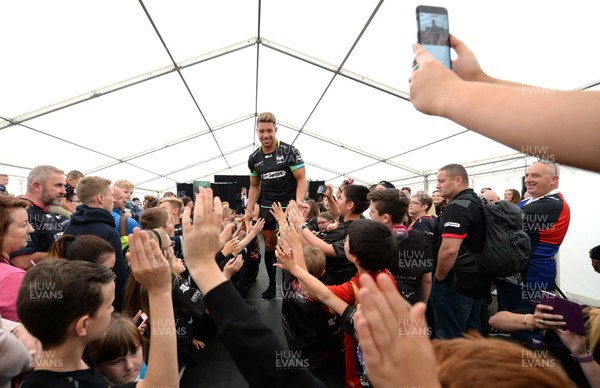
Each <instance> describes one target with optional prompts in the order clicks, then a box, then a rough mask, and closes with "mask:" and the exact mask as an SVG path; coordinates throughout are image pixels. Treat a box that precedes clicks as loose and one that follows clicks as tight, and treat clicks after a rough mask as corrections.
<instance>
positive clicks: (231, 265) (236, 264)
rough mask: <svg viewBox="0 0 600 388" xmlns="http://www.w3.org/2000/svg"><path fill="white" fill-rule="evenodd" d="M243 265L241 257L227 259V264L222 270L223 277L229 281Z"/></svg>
mask: <svg viewBox="0 0 600 388" xmlns="http://www.w3.org/2000/svg"><path fill="white" fill-rule="evenodd" d="M243 264H244V260H242V255H237V257H235V258H231V259H229V261H227V264H225V268H223V275H225V277H226V278H227V279H231V277H232V276H233V275H235V274H236V273H237V272H238V271H239V270H240V268H242V265H243Z"/></svg>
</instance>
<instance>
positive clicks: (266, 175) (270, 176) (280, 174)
mask: <svg viewBox="0 0 600 388" xmlns="http://www.w3.org/2000/svg"><path fill="white" fill-rule="evenodd" d="M285 174H286V172H285V170H279V171H272V172H266V173H264V174H262V175H261V176H260V178H261V179H277V178H281V177H284V176H285Z"/></svg>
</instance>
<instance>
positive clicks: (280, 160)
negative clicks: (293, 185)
mask: <svg viewBox="0 0 600 388" xmlns="http://www.w3.org/2000/svg"><path fill="white" fill-rule="evenodd" d="M293 150H294V148H292V147H289V146H286V145H282V146H281V147H280V148H279V152H277V159H276V161H277V164H290V165H296V164H300V163H302V157H301V156H300V154H299V153H298V152H293Z"/></svg>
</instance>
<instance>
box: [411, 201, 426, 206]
mask: <svg viewBox="0 0 600 388" xmlns="http://www.w3.org/2000/svg"><path fill="white" fill-rule="evenodd" d="M408 204H409V205H419V206H421V205H423V204H422V203H421V202H418V201H410V202H409V203H408Z"/></svg>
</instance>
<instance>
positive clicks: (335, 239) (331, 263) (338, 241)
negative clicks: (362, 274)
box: [323, 221, 357, 286]
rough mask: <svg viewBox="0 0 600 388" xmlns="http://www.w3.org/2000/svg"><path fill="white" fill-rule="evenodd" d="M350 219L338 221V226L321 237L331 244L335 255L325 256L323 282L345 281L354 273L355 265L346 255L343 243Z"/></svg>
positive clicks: (329, 284)
mask: <svg viewBox="0 0 600 388" xmlns="http://www.w3.org/2000/svg"><path fill="white" fill-rule="evenodd" d="M351 223H352V221H344V222H340V224H339V225H338V227H337V228H336V229H334V230H332V231H331V232H329V233H328V234H327V236H325V237H324V238H323V241H325V242H326V243H328V244H331V246H332V247H333V250H334V251H335V254H336V256H333V257H332V256H327V257H326V259H327V262H326V266H325V273H326V275H327V277H326V281H325V284H327V285H328V286H335V285H339V284H342V283H345V282H347V281H348V280H350V279H352V277H353V276H354V275H356V271H357V269H356V266H355V265H354V263H352V262H351V261H350V260H348V258H347V257H346V252H345V251H344V244H345V242H346V240H345V239H346V234H347V233H348V228H349V227H350V224H351Z"/></svg>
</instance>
